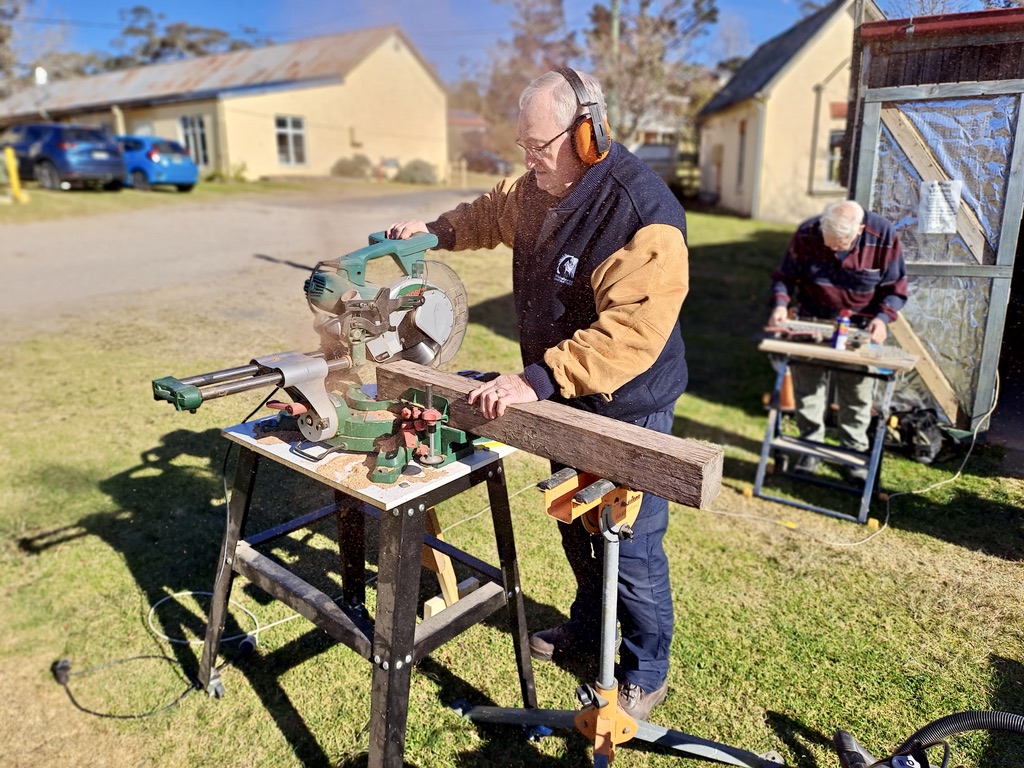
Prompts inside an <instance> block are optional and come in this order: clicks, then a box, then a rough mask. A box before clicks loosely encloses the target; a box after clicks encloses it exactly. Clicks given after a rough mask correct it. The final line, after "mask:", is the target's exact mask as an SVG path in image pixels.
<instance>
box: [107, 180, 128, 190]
mask: <svg viewBox="0 0 1024 768" xmlns="http://www.w3.org/2000/svg"><path fill="white" fill-rule="evenodd" d="M123 186H124V182H123V181H121V180H120V179H117V180H115V181H108V182H107V183H106V184H104V185H103V188H104V189H105V190H107V192H120V191H121V187H123Z"/></svg>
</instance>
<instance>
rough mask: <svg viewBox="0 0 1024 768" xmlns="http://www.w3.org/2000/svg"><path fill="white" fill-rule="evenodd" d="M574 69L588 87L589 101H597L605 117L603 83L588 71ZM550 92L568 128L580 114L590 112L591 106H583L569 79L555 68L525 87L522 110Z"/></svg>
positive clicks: (520, 105)
mask: <svg viewBox="0 0 1024 768" xmlns="http://www.w3.org/2000/svg"><path fill="white" fill-rule="evenodd" d="M574 71H575V72H576V74H577V75H579V78H580V81H581V82H582V83H583V87H584V89H586V92H587V101H595V102H597V105H598V108H599V109H600V112H601V116H602V117H604V116H605V115H606V114H607V112H606V110H605V103H604V92H603V91H602V90H601V84H600V83H599V82H597V79H596V78H595V77H593V76H592V75H589V74H587V73H586V72H580V71H579V70H578V69H577V70H574ZM548 92H550V93H551V98H552V103H553V110H554V114H555V117H557V118H558V121H559V122H560V123H562V124H563V125H564V126H565V127H566V128H568V127H570V126H571V125H572V123H573V121H574V120H575V119H576V118H577V117H578V116H579V115H588V114H590V107H584V106H581V105H580V103H579V102H578V101H577V100H576V92H575V91H574V90H573V89H572V85H570V84H569V81H568V80H566V79H565V77H564V76H563V75H562V74H560V73H559V72H556V71H554V70H552V71H550V72H545V73H544V74H543V75H541V76H540V77H538V78H537V79H536V80H534V81H533V82H532V83H530V84H529V85H528V86H526V88H525V89H523V92H522V94H521V95H520V96H519V109H520V111H521V110H524V109H526V107H527V105H528V104H529V103H530V102H531V101H533V100H534V99H535V98H536V97H537V96H538V95H540V94H542V93H548Z"/></svg>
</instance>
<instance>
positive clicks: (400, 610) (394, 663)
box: [199, 423, 537, 768]
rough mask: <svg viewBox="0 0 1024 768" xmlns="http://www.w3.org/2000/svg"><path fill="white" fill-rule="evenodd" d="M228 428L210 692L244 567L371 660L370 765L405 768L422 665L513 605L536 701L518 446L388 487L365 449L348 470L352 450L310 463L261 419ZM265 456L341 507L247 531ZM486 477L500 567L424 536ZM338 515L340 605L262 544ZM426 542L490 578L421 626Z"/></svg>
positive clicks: (206, 656) (529, 703)
mask: <svg viewBox="0 0 1024 768" xmlns="http://www.w3.org/2000/svg"><path fill="white" fill-rule="evenodd" d="M224 435H225V437H227V438H228V439H230V440H232V441H233V442H235V443H237V444H238V445H239V447H240V454H239V457H238V461H237V464H236V467H235V477H234V484H233V488H232V492H231V495H230V500H229V502H228V520H227V527H226V530H225V533H224V541H223V545H222V547H221V553H220V560H219V561H218V567H217V576H216V578H215V581H214V587H213V598H212V604H211V608H210V617H209V622H208V624H207V629H206V639H205V644H204V646H203V654H202V659H201V661H200V666H199V681H200V683H201V684H202V686H203V687H204V688H205V689H206V691H207V692H208V693H209V694H210V695H211V696H214V697H216V698H220V697H221V696H223V694H224V685H223V682H222V680H221V677H220V672H219V671H218V669H217V668H216V667H215V661H216V659H217V653H218V648H219V646H220V641H221V637H222V636H223V633H224V625H225V622H226V620H227V609H228V602H229V598H230V595H231V586H232V582H233V581H234V577H235V574H241V575H243V576H245V577H246V578H247V579H248V580H249V581H251V582H252V583H253V584H255V585H256V586H257V587H259V588H260V589H262V590H264V591H265V592H267V593H269V594H270V595H272V596H273V597H275V598H277V599H278V600H280V601H281V602H283V603H285V604H287V605H288V606H290V607H291V608H292V609H294V610H295V611H296V612H298V613H299V614H301V615H302V616H304V617H305V618H307V619H309V620H310V621H312V622H313V623H314V624H316V625H317V626H319V627H320V628H321V629H323V630H325V631H326V632H327V633H328V634H329V635H330V636H331V637H332V638H334V639H335V640H337V641H338V642H340V643H343V644H345V645H346V646H348V647H349V648H351V649H352V650H354V651H355V652H356V653H358V654H359V655H360V656H362V657H363V658H364V659H366V660H367V661H369V662H370V663H371V664H372V665H373V676H372V693H371V697H370V726H369V727H370V744H369V765H370V767H371V768H379V767H380V766H384V767H385V768H400V766H402V765H403V752H404V748H405V729H406V721H407V715H408V707H409V686H410V678H411V672H412V667H413V665H414V664H416V663H417V662H419V661H422V660H423V659H424V658H425V657H426V656H427V655H429V654H430V653H431V652H432V651H433V650H434V649H436V648H438V647H439V646H440V645H442V644H443V643H446V642H447V641H449V640H451V639H452V638H454V637H456V636H457V635H459V634H460V633H461V632H463V631H464V630H466V629H468V628H469V627H471V626H473V625H474V624H476V623H478V622H481V621H483V620H484V619H486V618H487V617H489V616H491V615H492V614H493V613H495V612H496V611H499V610H502V609H507V610H508V615H509V619H510V621H511V629H512V645H513V648H514V653H515V658H516V663H517V666H518V670H519V687H520V691H521V693H522V697H523V704H524V706H526V707H536V706H537V696H536V693H535V690H534V683H533V667H532V662H531V659H530V653H529V640H528V636H527V632H526V618H525V612H524V607H523V596H522V590H521V588H520V584H519V567H518V564H517V561H516V550H515V541H514V538H513V533H512V519H511V510H510V506H509V497H508V490H507V488H506V485H505V474H504V465H503V457H504V456H505V455H507V454H508V453H511V452H512V451H513V450H514V449H513V448H511V447H509V446H505V445H495V446H492V447H489V448H482V449H478V450H477V451H476V452H475V453H474V454H472V455H471V456H468V457H466V458H465V459H462V460H460V461H457V462H453V463H451V464H448V465H445V466H443V467H433V468H431V467H427V468H424V470H423V475H422V476H419V477H415V478H408V479H406V478H402V479H400V480H399V481H398V482H396V483H394V484H392V485H381V484H376V483H372V482H369V481H368V480H367V469H366V462H365V455H362V454H349V455H348V456H347V458H348V460H349V461H350V464H349V466H339V464H342V465H343V464H344V460H345V455H339V454H333V455H331V456H329V457H326V458H324V459H322V460H319V461H317V460H312V459H310V458H308V457H306V456H304V455H303V456H300V455H297V454H296V453H294V452H293V451H292V450H291V448H290V446H289V445H288V444H287V443H285V442H283V441H281V440H278V439H276V438H266V437H257V435H256V433H255V432H254V429H253V423H249V424H243V425H240V426H236V427H231V428H229V429H226V430H224ZM264 459H270V460H272V461H275V462H278V463H280V464H282V465H284V466H286V467H288V468H289V469H293V470H296V471H298V472H301V473H302V474H304V475H307V476H308V477H310V478H312V479H314V480H316V481H318V482H321V483H325V484H326V485H328V486H330V487H331V488H333V489H334V492H335V502H336V503H335V504H332V505H329V506H328V507H325V508H323V509H320V510H317V511H314V512H310V513H308V514H304V515H302V516H300V517H296V518H295V519H293V520H290V521H288V522H286V523H283V524H281V525H278V526H276V527H274V528H271V529H269V530H266V531H263V532H261V533H256V534H253V535H249V536H246V531H245V526H246V519H247V517H248V514H249V506H250V502H251V500H252V495H253V489H254V486H255V483H256V475H257V471H258V469H259V466H260V462H261V461H262V460H264ZM480 483H486V484H487V494H488V500H489V502H490V508H491V515H492V518H493V521H494V531H495V538H496V544H497V551H498V559H499V562H500V568H495V567H494V566H492V565H490V564H488V563H486V562H483V561H481V560H478V559H477V558H475V557H473V556H472V555H470V554H468V553H466V552H462V551H461V550H459V549H456V548H455V547H453V546H451V545H449V544H446V543H445V542H444V541H442V540H441V539H440V538H438V537H437V536H432V535H429V534H428V533H426V531H427V530H428V529H429V526H428V525H427V521H428V519H429V515H430V514H431V512H432V508H433V507H434V505H436V504H439V503H440V502H442V501H444V500H445V499H449V498H451V497H453V496H455V495H457V494H459V493H461V492H463V491H466V490H468V489H470V488H472V487H474V486H476V485H478V484H480ZM332 515H333V516H335V517H336V520H337V528H338V542H339V550H340V556H341V573H342V599H341V600H340V601H336V600H335V599H332V598H331V597H329V596H328V595H327V594H325V593H324V592H322V591H321V590H319V589H317V588H316V587H314V586H313V585H311V584H309V583H308V582H306V581H304V580H302V579H301V578H299V577H298V576H297V575H295V574H294V573H292V572H290V571H289V570H288V569H287V568H286V567H285V566H284V565H282V564H281V563H280V562H279V561H277V560H275V559H273V558H272V557H270V556H268V555H266V554H263V553H261V552H260V551H258V548H259V547H261V546H263V545H266V544H267V543H269V542H271V541H273V540H274V539H278V538H280V537H282V536H286V535H288V534H289V533H292V532H293V531H297V530H300V529H304V528H307V527H309V526H310V525H312V524H313V523H315V522H317V521H319V520H322V519H324V518H326V517H329V516H332ZM367 517H372V518H374V519H376V520H377V521H378V523H379V535H378V541H379V551H378V553H377V585H376V589H377V595H376V598H377V599H376V609H375V611H374V614H375V615H374V617H373V618H370V616H369V614H368V611H367V609H366V580H365V566H366V552H365V541H366V539H365V532H364V526H365V520H366V518H367ZM425 546H426V547H429V548H431V549H432V550H434V551H436V552H439V553H442V554H443V555H444V556H446V557H448V558H450V559H451V560H455V561H457V562H460V563H462V564H463V565H465V566H467V567H468V568H470V569H471V570H472V571H474V572H475V573H476V574H477V575H478V576H480V577H481V578H480V581H481V586H480V587H479V588H478V589H476V590H475V591H473V592H471V593H469V594H467V595H466V596H464V597H461V598H458V599H455V600H454V601H453V602H452V603H451V604H450V605H448V606H447V607H446V608H444V609H443V610H441V611H439V612H437V613H435V614H433V615H432V616H430V618H427V619H424V620H423V621H420V622H417V609H418V600H419V594H420V589H419V585H420V576H421V573H422V565H423V557H424V547H425Z"/></svg>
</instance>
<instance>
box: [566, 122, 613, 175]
mask: <svg viewBox="0 0 1024 768" xmlns="http://www.w3.org/2000/svg"><path fill="white" fill-rule="evenodd" d="M598 126H599V128H598V130H599V131H603V132H604V141H603V142H602V140H601V136H599V135H598V133H597V132H595V130H594V120H593V119H592V118H590V117H587V116H586V115H581V116H580V117H579V118H577V120H576V122H575V123H574V124H573V127H572V130H571V131H569V136H570V138H571V140H572V148H573V149H574V150H575V151H576V156H577V157H578V158H579V159H580V162H582V163H583V164H584V165H594V163H599V162H601V161H602V160H604V159H605V158H606V157H607V156H608V151H609V150H610V149H611V142H610V141H609V140H608V138H607V137H608V134H609V133H610V131H609V129H608V121H607V120H602V121H601V122H600V123H599V124H598ZM602 146H603V147H604V149H601V147H602Z"/></svg>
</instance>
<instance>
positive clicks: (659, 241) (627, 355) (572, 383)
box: [389, 69, 689, 720]
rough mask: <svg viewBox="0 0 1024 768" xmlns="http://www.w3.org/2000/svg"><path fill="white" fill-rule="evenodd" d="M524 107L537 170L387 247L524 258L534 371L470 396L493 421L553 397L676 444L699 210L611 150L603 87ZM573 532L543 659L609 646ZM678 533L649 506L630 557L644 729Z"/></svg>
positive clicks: (666, 635)
mask: <svg viewBox="0 0 1024 768" xmlns="http://www.w3.org/2000/svg"><path fill="white" fill-rule="evenodd" d="M519 106H520V114H519V120H518V128H517V130H518V141H517V143H518V144H519V146H520V148H521V149H522V150H523V154H524V157H525V163H526V169H527V170H526V173H525V174H524V175H523V176H521V177H520V178H518V179H515V180H509V179H506V180H503V181H502V182H501V183H499V184H498V185H497V186H496V187H495V188H494V189H492V190H491V191H490V192H489V193H487V194H485V195H483V196H481V197H480V198H478V199H476V200H475V201H473V202H471V203H465V204H462V205H460V206H458V207H457V208H456V209H455V210H453V211H449V212H447V213H444V214H441V215H440V216H439V217H438V218H437V219H436V220H435V221H433V222H431V223H429V224H426V223H424V222H421V221H406V222H401V223H398V224H394V225H392V226H391V227H390V229H389V237H392V238H407V237H410V236H412V235H413V234H415V233H417V232H423V231H429V232H432V233H434V234H435V235H437V237H438V242H439V246H438V247H440V248H443V249H446V250H466V249H484V248H488V249H489V248H494V247H496V246H497V245H498V244H499V243H503V244H505V245H507V246H510V247H511V248H512V253H513V256H512V268H513V287H514V294H515V307H516V317H517V320H518V325H519V337H520V348H521V352H522V360H523V366H524V370H523V372H522V373H517V374H504V375H501V376H498V377H497V378H496V379H494V380H493V381H491V382H488V383H486V384H483V385H482V386H480V387H478V388H477V389H475V390H473V391H472V392H471V393H470V394H469V400H470V402H471V403H476V404H477V405H478V406H479V408H480V409H481V411H482V413H483V414H484V415H485V416H486V417H487V418H498V417H500V416H501V415H502V414H503V413H504V412H505V409H506V407H507V406H508V405H511V404H515V403H528V402H533V401H536V400H546V399H550V400H553V401H555V402H559V403H564V404H567V405H569V406H572V407H574V408H579V409H581V410H584V411H589V412H592V413H597V414H601V415H603V416H608V417H610V418H613V419H618V420H621V421H625V422H629V423H631V424H637V425H640V426H643V427H647V428H649V429H653V430H657V431H659V432H663V433H666V434H669V433H670V432H671V428H672V420H673V409H674V405H675V402H676V400H677V399H678V397H679V396H680V395H681V394H682V392H683V391H684V390H685V388H686V381H687V369H686V360H685V354H684V353H685V350H684V346H683V339H682V335H681V333H680V329H679V312H680V308H681V306H682V303H683V299H684V298H685V297H686V293H687V289H688V286H689V270H688V261H687V259H688V254H687V248H686V239H685V238H686V214H685V213H684V211H683V208H682V206H681V205H680V204H679V202H678V201H677V200H676V198H675V197H674V196H673V194H672V193H671V192H670V190H669V189H668V187H667V186H666V185H665V183H664V181H662V180H661V178H660V177H658V176H657V175H656V174H655V173H654V172H653V171H651V170H650V169H649V168H648V167H647V166H646V165H644V163H643V162H641V161H640V160H638V159H637V158H636V157H635V156H633V155H632V154H631V153H630V152H629V151H628V150H627V149H626V148H625V147H623V146H622V145H620V144H617V143H615V142H612V141H611V140H610V137H609V129H608V124H607V121H606V118H605V104H604V96H603V94H602V92H601V87H600V85H599V84H598V82H597V81H596V80H595V79H594V78H592V77H590V76H589V75H587V74H584V73H578V72H576V71H574V70H571V69H559V70H554V71H551V72H548V73H546V74H544V75H542V76H541V77H539V78H538V79H537V80H535V81H534V82H533V83H531V84H530V85H529V86H528V87H527V88H526V89H525V90H524V91H523V93H522V95H521V97H520V102H519ZM554 468H555V467H553V469H554ZM559 527H560V530H561V534H562V545H563V548H564V550H565V553H566V556H567V558H568V561H569V564H570V566H571V568H572V571H573V574H574V576H575V578H576V585H577V588H576V596H575V599H574V601H573V603H572V606H571V608H570V611H569V620H568V621H567V622H566V623H564V624H562V625H560V626H558V627H554V628H552V629H547V630H543V631H540V632H537V633H536V634H534V635H533V636H532V637H531V638H530V648H531V653H532V655H533V656H534V658H537V659H543V660H550V659H553V658H559V657H566V656H569V655H572V654H579V653H594V652H595V651H597V650H598V648H599V640H600V614H601V595H602V590H601V580H602V560H603V546H602V540H601V538H600V537H594V536H592V535H590V534H589V533H588V532H587V531H586V530H585V529H584V528H583V526H582V524H581V523H580V521H578V520H577V521H576V522H575V523H573V524H571V525H560V526H559ZM667 527H668V503H667V502H666V501H665V500H664V499H661V498H657V497H654V496H651V495H649V494H646V495H645V496H644V499H643V504H642V507H641V510H640V514H639V516H638V519H637V521H636V524H635V525H634V526H633V530H634V532H635V535H634V537H633V538H632V539H631V540H627V541H623V542H622V544H621V546H620V568H619V585H618V606H617V612H618V618H619V624H620V628H621V647H620V652H619V666H618V669H617V671H616V675H617V678H618V680H619V681H620V684H619V704H620V706H621V707H622V708H623V709H624V710H625V711H626V712H628V713H630V714H631V715H632V716H633V717H635V718H637V719H640V720H643V719H646V717H647V715H648V713H649V712H650V711H651V708H652V707H654V706H656V705H657V704H658V703H660V702H661V701H662V700H663V699H664V698H665V694H666V692H667V690H668V678H667V675H668V666H669V648H670V646H671V642H672V629H673V611H672V591H671V588H670V585H669V569H668V560H667V558H666V556H665V552H664V549H663V548H662V539H663V537H664V534H665V531H666V528H667Z"/></svg>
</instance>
